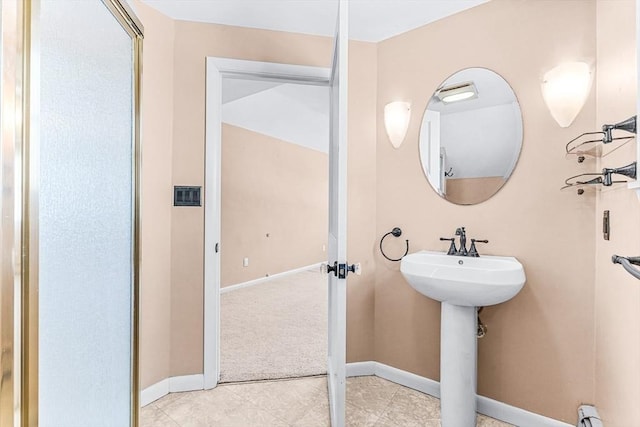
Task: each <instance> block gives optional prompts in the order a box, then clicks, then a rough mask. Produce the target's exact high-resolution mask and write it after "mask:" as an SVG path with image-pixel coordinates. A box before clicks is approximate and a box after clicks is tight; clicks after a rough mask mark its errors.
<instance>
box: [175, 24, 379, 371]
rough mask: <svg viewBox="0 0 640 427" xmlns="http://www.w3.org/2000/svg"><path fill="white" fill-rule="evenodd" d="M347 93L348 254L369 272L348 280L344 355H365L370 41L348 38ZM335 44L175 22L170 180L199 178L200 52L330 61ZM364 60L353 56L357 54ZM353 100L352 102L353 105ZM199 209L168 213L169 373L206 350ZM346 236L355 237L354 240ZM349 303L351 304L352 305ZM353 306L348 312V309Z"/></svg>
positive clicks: (368, 338) (368, 335)
mask: <svg viewBox="0 0 640 427" xmlns="http://www.w3.org/2000/svg"><path fill="white" fill-rule="evenodd" d="M350 46H351V47H352V54H353V58H360V59H354V60H353V61H352V63H351V64H350V72H352V74H351V75H350V82H353V86H352V89H350V94H351V93H353V96H354V98H353V99H357V100H358V102H359V101H360V99H362V100H365V101H368V102H369V103H368V104H362V105H361V104H355V102H354V104H353V114H351V113H352V111H351V110H350V118H349V120H350V124H349V132H350V136H352V135H353V134H354V133H355V134H357V136H353V137H352V139H351V140H350V143H349V145H350V149H352V152H353V153H354V155H353V156H352V157H350V158H349V167H350V168H352V170H353V171H354V172H353V174H350V176H349V181H350V184H352V187H351V189H350V193H349V200H350V201H353V203H352V208H351V209H352V212H353V214H354V215H355V214H358V213H363V214H364V215H366V217H364V219H361V220H357V221H352V220H351V217H350V225H353V226H352V227H351V229H350V230H349V236H348V239H349V256H352V254H353V258H352V259H356V258H357V260H356V261H358V260H359V261H361V262H363V263H364V264H365V266H367V267H368V268H369V270H368V272H367V273H366V274H365V275H363V276H361V277H359V278H354V279H353V280H350V283H349V292H348V298H349V304H350V305H349V312H350V313H349V315H348V325H347V328H348V333H349V334H350V338H349V344H348V356H347V357H348V358H349V359H350V360H353V359H354V358H356V359H357V360H370V359H371V358H372V357H373V355H372V352H371V349H372V342H373V341H372V339H373V332H372V327H373V322H372V321H371V319H372V318H373V289H372V280H371V277H372V275H373V274H374V271H373V269H372V268H371V266H372V265H373V261H372V257H373V255H372V253H373V240H375V239H374V237H373V235H372V231H373V228H374V224H375V223H374V221H375V219H374V216H375V214H374V212H375V209H374V203H375V202H374V199H373V198H371V197H374V195H375V194H374V191H375V189H374V187H373V185H372V183H373V182H375V166H374V165H373V158H374V156H375V150H373V151H371V149H372V148H373V146H374V141H375V140H374V138H373V136H374V135H373V131H374V129H375V116H374V115H373V112H374V108H375V45H372V44H367V43H351V44H350ZM332 52H333V41H332V39H331V38H326V37H317V36H308V35H300V34H291V33H283V32H277V31H265V30H256V29H248V28H237V27H229V26H223V25H213V24H202V23H193V22H185V21H177V22H176V23H175V45H174V60H175V62H174V104H173V118H174V130H173V139H174V144H173V164H172V171H173V184H174V185H180V184H182V185H203V183H204V129H205V127H204V125H205V115H204V105H205V104H204V102H205V58H206V57H207V56H220V57H229V58H236V59H248V60H257V61H269V62H280V63H288V64H300V65H311V66H330V64H331V55H332ZM360 60H361V61H363V62H360V63H359V62H358V61H360ZM351 106H352V104H350V108H351ZM203 226H204V224H203V211H202V209H174V210H173V214H172V228H171V231H172V235H171V239H172V249H173V250H172V254H171V256H172V259H171V283H172V286H171V321H172V322H171V348H172V353H171V376H177V375H189V374H198V373H201V372H202V369H203V368H202V366H203V365H202V362H203V361H202V352H203V308H202V298H203V259H202V253H203ZM351 242H354V243H353V244H351ZM352 307H353V309H352ZM352 310H353V312H352Z"/></svg>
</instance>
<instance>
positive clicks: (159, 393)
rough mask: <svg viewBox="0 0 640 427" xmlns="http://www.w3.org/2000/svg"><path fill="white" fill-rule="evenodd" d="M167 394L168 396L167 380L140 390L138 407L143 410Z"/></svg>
mask: <svg viewBox="0 0 640 427" xmlns="http://www.w3.org/2000/svg"><path fill="white" fill-rule="evenodd" d="M167 394H169V378H165V379H163V380H162V381H159V382H157V383H155V384H152V385H150V386H149V387H147V388H145V389H144V390H142V391H141V392H140V407H141V408H143V407H145V406H147V405H148V404H149V403H152V402H155V401H156V400H158V399H160V398H161V397H164V396H166V395H167Z"/></svg>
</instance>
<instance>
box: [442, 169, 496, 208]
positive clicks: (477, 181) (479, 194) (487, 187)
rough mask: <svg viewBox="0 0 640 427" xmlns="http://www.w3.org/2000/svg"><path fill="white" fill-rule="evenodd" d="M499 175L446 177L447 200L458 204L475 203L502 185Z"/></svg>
mask: <svg viewBox="0 0 640 427" xmlns="http://www.w3.org/2000/svg"><path fill="white" fill-rule="evenodd" d="M504 181H505V180H504V178H503V177H501V176H488V177H483V178H448V179H447V200H448V201H450V202H451V203H456V204H458V205H475V204H476V203H482V202H484V201H485V200H487V199H488V198H489V197H491V196H493V195H494V194H495V193H496V192H497V191H498V190H500V188H501V187H502V186H503V185H504Z"/></svg>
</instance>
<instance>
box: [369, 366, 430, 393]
mask: <svg viewBox="0 0 640 427" xmlns="http://www.w3.org/2000/svg"><path fill="white" fill-rule="evenodd" d="M375 376H377V377H380V378H384V379H385V380H388V381H391V382H394V383H396V384H401V385H403V386H405V387H409V388H411V389H413V390H418V391H421V392H422V393H426V394H428V395H430V396H433V397H437V398H440V383H439V382H438V381H434V380H432V379H429V378H426V377H421V376H420V375H416V374H412V373H411V372H407V371H403V370H402V369H398V368H394V367H393V366H389V365H385V364H384V363H377V362H376V369H375Z"/></svg>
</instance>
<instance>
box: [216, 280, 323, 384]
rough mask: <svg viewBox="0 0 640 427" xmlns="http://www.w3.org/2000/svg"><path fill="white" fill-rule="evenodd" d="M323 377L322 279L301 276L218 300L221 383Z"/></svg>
mask: <svg viewBox="0 0 640 427" xmlns="http://www.w3.org/2000/svg"><path fill="white" fill-rule="evenodd" d="M326 372H327V278H326V276H325V277H322V275H321V274H320V272H319V271H303V272H300V273H295V274H291V275H288V276H285V277H282V278H275V279H272V280H270V281H268V282H265V283H260V284H257V285H254V286H250V287H247V288H242V289H238V290H234V291H231V292H227V293H223V294H222V295H221V300H220V381H221V382H234V381H252V380H263V379H274V378H292V377H301V376H308V375H319V374H325V373H326Z"/></svg>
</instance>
